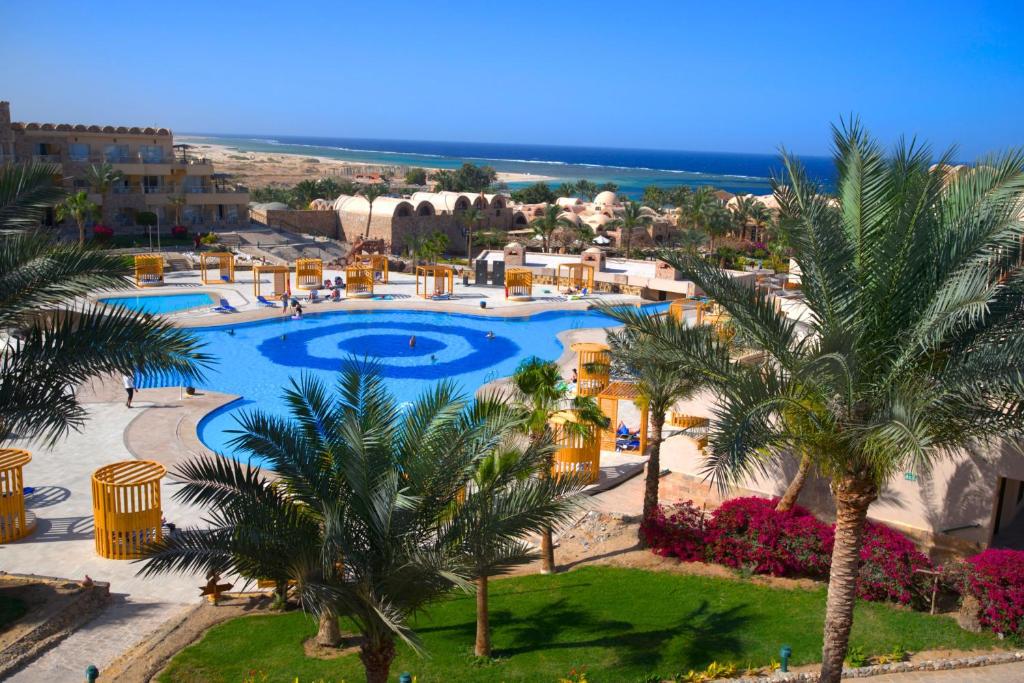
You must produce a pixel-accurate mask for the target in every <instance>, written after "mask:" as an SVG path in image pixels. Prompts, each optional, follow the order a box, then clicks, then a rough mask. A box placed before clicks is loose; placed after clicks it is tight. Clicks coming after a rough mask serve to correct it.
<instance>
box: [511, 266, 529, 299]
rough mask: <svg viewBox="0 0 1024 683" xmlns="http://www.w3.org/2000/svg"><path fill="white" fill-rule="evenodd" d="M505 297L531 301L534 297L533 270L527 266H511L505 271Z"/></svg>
mask: <svg viewBox="0 0 1024 683" xmlns="http://www.w3.org/2000/svg"><path fill="white" fill-rule="evenodd" d="M505 298H506V299H512V300H513V301H529V300H530V299H532V298H533V271H531V270H529V269H527V268H509V269H508V270H506V271H505Z"/></svg>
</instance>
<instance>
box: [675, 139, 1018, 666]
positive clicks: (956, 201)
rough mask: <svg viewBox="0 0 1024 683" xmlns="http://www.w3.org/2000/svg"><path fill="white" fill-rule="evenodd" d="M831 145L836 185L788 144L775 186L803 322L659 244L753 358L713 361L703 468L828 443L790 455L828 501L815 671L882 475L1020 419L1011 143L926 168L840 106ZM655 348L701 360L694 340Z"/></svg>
mask: <svg viewBox="0 0 1024 683" xmlns="http://www.w3.org/2000/svg"><path fill="white" fill-rule="evenodd" d="M833 144H834V148H835V152H834V157H835V164H836V169H837V184H836V189H837V192H836V198H835V199H830V198H828V197H825V196H823V195H821V194H820V193H819V191H818V188H817V187H815V186H814V184H813V183H811V182H810V181H809V180H808V179H807V176H806V174H805V172H804V170H803V168H802V167H801V166H800V164H799V162H798V161H796V160H795V159H793V158H791V157H789V156H784V158H783V162H784V165H785V170H786V177H787V178H788V184H782V183H776V184H775V196H776V198H777V199H778V201H779V203H780V207H781V212H782V214H783V215H784V216H785V220H784V221H781V222H780V226H781V230H782V231H783V233H784V236H785V239H786V240H787V243H788V244H789V245H790V247H791V249H792V251H793V258H794V259H795V260H796V262H797V263H798V264H799V266H800V269H801V272H802V278H801V279H802V288H803V292H804V295H805V305H806V307H807V309H808V311H809V315H808V316H806V320H807V322H806V323H805V325H806V327H803V328H801V327H798V324H797V323H796V322H794V321H793V320H790V319H788V318H786V316H785V315H784V314H783V313H781V312H779V311H777V310H776V309H775V307H774V305H773V302H772V301H771V300H770V299H769V298H768V295H767V294H765V293H763V292H758V291H755V290H754V289H751V288H749V287H746V286H743V285H740V284H738V283H736V282H735V281H733V280H732V279H730V278H729V277H728V276H726V275H725V274H723V273H722V272H720V271H718V270H717V269H715V268H714V267H712V266H711V265H710V264H707V263H704V262H701V261H700V260H698V259H694V258H690V257H686V256H674V255H671V254H668V255H666V256H665V258H666V260H668V261H669V262H671V263H673V265H674V266H675V267H677V268H679V269H681V270H682V271H683V272H684V273H686V276H687V277H688V278H690V279H692V280H693V281H694V282H696V283H697V284H698V285H699V286H700V287H701V288H702V289H703V290H704V291H706V292H707V293H708V295H709V296H711V297H712V298H714V299H715V300H716V301H717V302H718V303H719V304H720V305H721V306H722V307H723V308H725V309H726V310H727V311H728V313H729V314H730V315H731V317H732V320H733V324H734V325H736V326H737V327H738V328H739V329H740V330H741V332H742V333H743V334H745V335H746V336H747V337H749V338H750V339H751V340H753V341H754V342H756V343H757V345H758V346H760V348H761V349H762V350H763V351H764V353H765V355H766V357H767V358H768V362H766V363H765V364H764V365H763V366H761V367H758V368H744V367H743V366H740V365H732V366H728V367H717V368H715V370H714V372H716V373H718V374H720V383H721V386H722V390H721V398H720V402H719V405H718V407H717V419H716V423H715V424H716V426H715V428H714V430H713V433H712V438H711V454H710V457H709V460H708V461H707V465H706V466H707V470H708V474H709V475H710V476H712V477H714V478H715V479H716V480H717V481H719V482H720V484H722V485H727V484H729V483H731V482H734V481H737V480H740V479H743V478H744V477H746V476H749V475H750V474H752V473H754V472H756V471H759V470H761V469H765V468H769V467H771V466H772V464H773V463H774V462H775V458H777V457H779V455H780V454H782V453H788V452H790V451H795V450H798V449H799V447H800V446H801V445H802V444H804V443H806V440H807V437H808V433H811V434H812V435H813V441H812V443H818V444H827V445H828V447H827V448H810V449H807V450H805V451H804V453H805V454H808V455H810V457H811V458H812V460H813V469H814V470H815V471H816V472H818V473H819V474H821V475H822V476H824V477H826V478H827V479H828V480H829V481H830V483H831V486H832V490H833V493H834V498H835V506H836V527H835V550H834V552H833V554H832V563H831V569H830V574H829V588H828V597H827V602H826V613H825V634H824V648H823V652H822V660H823V661H822V671H821V680H822V681H829V682H831V681H838V680H839V678H840V675H841V672H842V664H843V658H844V656H845V654H846V650H847V646H848V643H849V635H850V629H851V627H852V624H853V608H854V603H855V601H856V581H857V574H858V565H859V554H860V549H861V545H862V542H863V538H864V525H865V520H866V518H867V513H868V510H869V508H870V506H871V503H872V502H874V501H875V500H876V499H877V498H878V495H879V491H880V490H881V489H882V487H884V486H885V485H886V483H887V482H889V481H890V480H891V479H892V478H893V477H894V476H896V475H898V474H899V473H900V472H903V471H905V470H907V469H910V468H925V467H928V466H929V465H930V464H931V463H932V462H934V461H936V460H938V459H941V458H943V457H946V456H947V455H948V454H949V453H950V452H951V451H954V450H956V449H958V448H961V447H963V446H964V445H965V444H967V443H969V442H971V441H972V440H975V439H980V440H990V439H998V438H1015V437H1017V436H1019V435H1021V433H1022V432H1024V384H1022V382H1021V379H1020V371H1019V368H1020V367H1021V366H1022V364H1024V344H1021V339H1022V337H1021V335H1020V333H1019V330H1020V325H1021V323H1022V322H1024V313H1022V311H1024V296H1022V295H1024V269H1022V265H1021V240H1022V237H1024V224H1022V222H1021V220H1020V215H1021V210H1022V208H1024V154H1021V153H1019V152H1014V153H1010V154H1007V155H1004V156H1001V157H992V158H988V159H985V160H983V161H982V162H981V163H979V164H978V165H976V166H974V167H973V168H971V169H970V170H969V171H967V172H965V173H961V174H959V175H957V176H956V177H954V178H951V179H947V178H946V177H945V175H944V174H943V172H942V170H941V169H942V168H943V165H944V164H947V163H948V162H949V160H950V159H951V156H952V152H947V153H946V154H944V155H943V156H942V157H941V160H940V163H939V164H938V165H937V167H936V170H929V166H930V165H931V161H932V158H931V157H932V155H931V151H930V149H929V148H928V147H926V146H918V145H916V144H915V143H906V142H900V143H899V144H898V145H897V146H896V147H895V149H894V151H893V153H892V154H891V156H888V157H887V156H886V155H885V153H884V152H883V151H882V149H881V148H880V147H879V145H878V144H877V143H876V142H875V141H874V140H873V139H872V138H871V137H870V136H869V135H868V134H867V133H866V131H865V130H864V129H863V128H862V127H861V125H860V124H859V122H856V121H851V122H850V123H848V124H844V125H843V126H842V127H840V128H835V129H834V130H833ZM661 348H662V351H663V352H664V353H667V354H668V353H674V354H675V355H676V357H677V358H678V359H679V360H680V362H691V363H693V364H694V365H695V366H700V365H701V364H702V363H703V360H702V359H701V355H702V353H701V351H700V350H699V349H694V348H686V347H684V346H677V347H675V349H674V351H673V349H672V347H671V346H670V345H669V344H668V343H665V344H662V345H661ZM711 365H714V364H713V363H712V364H711ZM798 415H799V416H800V420H799V422H798V421H797V420H795V419H794V417H795V416H798ZM795 424H799V426H798V427H796V428H794V425H795Z"/></svg>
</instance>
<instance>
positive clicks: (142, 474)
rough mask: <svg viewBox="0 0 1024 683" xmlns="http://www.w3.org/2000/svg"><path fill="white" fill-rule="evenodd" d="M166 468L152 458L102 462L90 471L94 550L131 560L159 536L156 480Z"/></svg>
mask: <svg viewBox="0 0 1024 683" xmlns="http://www.w3.org/2000/svg"><path fill="white" fill-rule="evenodd" d="M166 473H167V469H166V468H165V467H164V466H163V465H161V464H160V463H158V462H153V461H152V460H125V461H123V462H115V463H113V464H110V465H104V466H103V467H101V468H99V469H98V470H96V471H95V472H93V475H92V513H93V525H94V526H95V530H96V531H95V534H96V554H97V555H99V556H100V557H106V558H108V559H111V560H135V559H138V558H140V557H142V551H143V548H145V546H146V545H148V544H149V543H154V542H156V541H159V540H161V539H162V538H163V514H162V511H161V508H160V480H161V479H162V478H163V476H164V475H165V474H166Z"/></svg>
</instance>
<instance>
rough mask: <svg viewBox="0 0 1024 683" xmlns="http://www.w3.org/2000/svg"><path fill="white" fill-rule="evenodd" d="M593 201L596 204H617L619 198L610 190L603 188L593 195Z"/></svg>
mask: <svg viewBox="0 0 1024 683" xmlns="http://www.w3.org/2000/svg"><path fill="white" fill-rule="evenodd" d="M594 203H595V204H597V205H598V206H605V205H608V204H618V203H619V198H618V196H616V194H615V193H614V192H612V191H611V190H605V191H604V192H599V193H598V195H597V196H596V197H594Z"/></svg>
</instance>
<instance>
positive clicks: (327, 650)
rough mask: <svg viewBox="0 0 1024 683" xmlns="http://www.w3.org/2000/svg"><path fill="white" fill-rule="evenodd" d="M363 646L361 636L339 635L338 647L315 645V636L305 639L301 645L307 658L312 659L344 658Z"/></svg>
mask: <svg viewBox="0 0 1024 683" xmlns="http://www.w3.org/2000/svg"><path fill="white" fill-rule="evenodd" d="M362 644H363V638H362V636H357V635H353V634H346V633H343V634H341V643H340V644H339V645H338V647H324V646H322V645H317V643H316V636H313V637H312V638H307V639H306V640H305V641H304V642H303V643H302V649H303V651H304V652H305V653H306V656H307V657H313V658H315V659H337V658H338V657H345V656H347V655H354V654H356V653H357V652H359V647H360V646H361V645H362Z"/></svg>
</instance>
